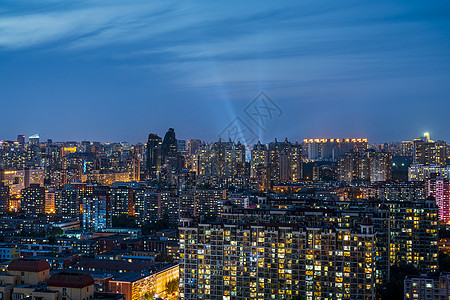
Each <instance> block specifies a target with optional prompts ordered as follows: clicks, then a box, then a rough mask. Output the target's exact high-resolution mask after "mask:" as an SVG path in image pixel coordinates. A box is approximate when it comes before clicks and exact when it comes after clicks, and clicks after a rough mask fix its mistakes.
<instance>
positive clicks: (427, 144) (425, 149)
mask: <svg viewBox="0 0 450 300" xmlns="http://www.w3.org/2000/svg"><path fill="white" fill-rule="evenodd" d="M413 142H414V162H416V163H418V164H422V165H439V166H446V165H447V144H446V143H445V142H444V141H432V140H430V135H429V134H428V133H426V134H425V136H424V137H423V138H421V139H415V140H414V141H413Z"/></svg>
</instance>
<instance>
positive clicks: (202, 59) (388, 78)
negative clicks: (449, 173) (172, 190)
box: [0, 0, 450, 143]
mask: <svg viewBox="0 0 450 300" xmlns="http://www.w3.org/2000/svg"><path fill="white" fill-rule="evenodd" d="M211 2H212V1H203V2H200V1H197V2H192V1H190V2H187V1H182V2H180V1H177V2H170V1H158V2H156V1H152V2H151V1H147V0H146V1H92V0H90V1H59V0H58V1H56V0H55V1H47V0H41V1H31V0H30V1H21V0H11V1H2V3H1V4H0V101H1V112H2V114H1V117H0V139H15V137H16V135H17V134H19V133H23V134H25V135H27V136H29V135H32V134H34V133H39V134H40V135H41V138H44V139H46V138H47V137H48V138H53V140H56V141H61V140H84V139H88V140H95V141H103V142H105V141H129V142H132V143H135V142H138V141H141V142H143V141H145V139H146V136H147V135H148V133H149V132H155V133H159V134H160V135H163V134H164V133H165V132H166V131H167V129H168V128H169V127H174V128H175V131H176V133H177V137H178V138H201V139H204V140H207V141H212V140H215V139H216V138H217V136H218V135H219V134H220V132H221V131H222V130H223V129H224V128H226V126H227V125H228V124H229V123H230V122H231V121H232V120H234V118H236V117H240V118H242V119H243V120H244V122H247V123H248V125H249V126H250V127H252V128H253V129H254V131H255V132H256V133H257V135H258V136H259V138H260V139H261V140H263V141H265V142H267V141H269V140H272V139H273V138H274V137H278V139H284V137H288V138H289V139H291V140H295V139H299V140H300V139H303V138H313V137H360V136H361V137H368V138H369V142H371V141H372V142H382V141H396V140H402V139H412V138H415V137H418V136H420V135H421V134H422V133H423V132H424V131H430V133H431V137H432V138H435V139H446V140H447V141H450V132H449V130H448V129H449V127H450V126H449V125H450V118H449V112H450V105H449V103H450V102H449V95H450V76H449V75H450V2H449V1H414V0H410V1H289V2H288V1H286V2H280V1H273V2H268V1H265V2H264V3H261V1H245V3H243V2H244V1H221V2H220V3H219V2H218V1H216V2H217V3H216V2H215V3H211ZM37 3H39V4H37ZM260 91H264V92H266V93H267V94H268V95H269V96H270V97H271V98H272V100H273V101H274V102H275V103H276V104H277V105H278V106H279V107H280V108H281V109H282V111H283V114H282V116H281V117H280V118H278V119H276V120H273V121H272V122H271V123H270V124H268V126H267V128H266V129H265V130H261V129H258V128H257V127H255V126H256V125H254V124H251V122H250V121H248V119H246V118H245V113H244V108H245V107H246V106H247V104H248V103H249V102H250V101H251V100H252V99H253V98H254V97H255V96H256V95H258V93H259V92H260Z"/></svg>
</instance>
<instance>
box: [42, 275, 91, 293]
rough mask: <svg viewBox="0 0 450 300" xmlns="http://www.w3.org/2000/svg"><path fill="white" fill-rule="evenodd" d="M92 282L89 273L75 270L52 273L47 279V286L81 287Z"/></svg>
mask: <svg viewBox="0 0 450 300" xmlns="http://www.w3.org/2000/svg"><path fill="white" fill-rule="evenodd" d="M93 284H94V278H93V277H92V276H91V275H90V274H86V273H76V272H60V273H56V274H53V275H52V276H51V277H50V279H49V280H48V281H47V286H49V287H51V286H54V287H66V288H78V289H82V288H85V287H87V286H90V285H93Z"/></svg>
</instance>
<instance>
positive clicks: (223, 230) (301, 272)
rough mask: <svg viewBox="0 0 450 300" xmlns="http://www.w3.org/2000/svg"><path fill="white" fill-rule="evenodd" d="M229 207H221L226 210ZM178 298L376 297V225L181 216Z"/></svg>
mask: <svg viewBox="0 0 450 300" xmlns="http://www.w3.org/2000/svg"><path fill="white" fill-rule="evenodd" d="M225 209H226V208H225V207H224V210H225ZM181 224H182V225H181V227H179V234H180V299H202V298H205V299H206V298H207V299H211V300H213V299H217V300H218V299H221V300H223V299H237V300H238V299H242V300H244V299H291V298H293V297H294V296H300V298H303V299H308V300H313V299H344V298H346V299H367V300H368V299H375V275H374V270H375V257H376V248H375V239H376V234H375V232H374V225H373V223H372V221H371V220H370V219H369V218H365V219H363V220H362V221H360V222H358V223H357V224H355V225H353V226H352V227H347V228H345V227H344V228H338V227H327V228H324V227H319V226H314V224H313V222H311V223H309V224H308V223H305V224H302V225H301V226H299V225H297V224H287V223H273V222H271V223H265V222H261V223H258V224H256V223H252V222H245V221H241V222H240V223H239V224H232V223H214V224H213V223H211V224H208V223H201V224H193V221H192V219H191V218H189V216H188V215H184V216H183V218H182V219H181Z"/></svg>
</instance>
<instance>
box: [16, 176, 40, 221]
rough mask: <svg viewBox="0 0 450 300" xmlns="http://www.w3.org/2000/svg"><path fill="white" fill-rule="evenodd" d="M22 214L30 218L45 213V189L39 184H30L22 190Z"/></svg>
mask: <svg viewBox="0 0 450 300" xmlns="http://www.w3.org/2000/svg"><path fill="white" fill-rule="evenodd" d="M20 207H21V210H22V212H24V213H25V214H26V215H28V216H38V215H40V214H44V213H45V188H44V187H41V186H40V185H39V184H30V187H28V188H25V189H23V190H22V200H21V202H20Z"/></svg>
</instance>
